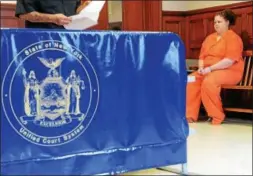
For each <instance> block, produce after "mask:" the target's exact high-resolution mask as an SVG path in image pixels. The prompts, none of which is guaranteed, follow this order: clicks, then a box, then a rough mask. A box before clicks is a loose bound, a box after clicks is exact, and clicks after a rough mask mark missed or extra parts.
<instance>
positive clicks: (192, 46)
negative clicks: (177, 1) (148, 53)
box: [162, 1, 253, 59]
mask: <svg viewBox="0 0 253 176" xmlns="http://www.w3.org/2000/svg"><path fill="white" fill-rule="evenodd" d="M226 8H230V9H232V10H233V11H234V12H235V13H236V14H237V23H236V25H235V26H233V27H232V29H233V30H234V31H235V32H236V33H237V34H238V35H240V36H241V37H242V39H243V41H244V45H245V48H244V49H251V50H252V45H253V44H252V2H249V1H248V2H241V3H235V4H230V5H225V6H216V7H210V8H206V9H199V10H191V11H186V12H185V11H184V12H173V11H172V12H171V11H166V12H163V21H162V22H163V24H162V26H163V30H168V29H170V30H177V29H176V26H175V24H174V26H172V25H170V27H166V26H168V21H169V19H170V18H168V17H172V16H177V17H184V18H185V33H184V35H183V34H182V33H181V34H180V35H182V37H184V38H185V40H184V41H185V46H186V51H187V58H192V59H198V57H199V52H200V48H201V44H202V43H203V41H204V39H205V38H206V36H207V35H209V34H211V33H213V32H215V30H214V16H215V14H216V13H217V12H219V11H222V10H224V9H226Z"/></svg>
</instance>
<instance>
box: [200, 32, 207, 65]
mask: <svg viewBox="0 0 253 176" xmlns="http://www.w3.org/2000/svg"><path fill="white" fill-rule="evenodd" d="M208 38H209V37H207V38H206V39H205V40H204V42H203V43H202V46H201V49H200V54H199V59H200V60H203V59H204V58H205V55H206V51H207V43H208Z"/></svg>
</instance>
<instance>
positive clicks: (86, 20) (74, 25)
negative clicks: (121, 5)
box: [64, 0, 105, 30]
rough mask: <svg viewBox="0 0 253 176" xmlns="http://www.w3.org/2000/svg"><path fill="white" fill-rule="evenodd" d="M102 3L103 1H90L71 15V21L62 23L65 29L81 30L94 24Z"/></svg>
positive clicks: (96, 21)
mask: <svg viewBox="0 0 253 176" xmlns="http://www.w3.org/2000/svg"><path fill="white" fill-rule="evenodd" d="M104 4H105V1H97V0H96V1H91V2H90V3H89V4H88V5H87V6H86V7H85V8H84V9H83V10H81V12H80V13H79V14H77V15H73V16H71V18H72V21H71V22H70V23H69V24H67V25H64V27H65V29H70V30H83V29H87V28H90V27H92V26H94V25H96V24H97V23H98V18H99V14H100V11H101V10H102V8H103V6H104Z"/></svg>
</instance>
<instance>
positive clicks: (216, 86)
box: [186, 9, 244, 125]
mask: <svg viewBox="0 0 253 176" xmlns="http://www.w3.org/2000/svg"><path fill="white" fill-rule="evenodd" d="M235 21H236V15H235V14H234V13H233V12H232V11H231V10H229V9H227V10H224V11H222V12H219V13H217V14H216V16H215V18H214V28H215V31H216V32H215V33H213V34H211V35H209V36H208V37H207V38H206V39H205V41H204V42H203V44H202V47H201V51H200V56H199V69H198V71H196V72H194V73H192V74H191V76H195V82H189V83H188V84H187V97H186V118H187V120H188V122H189V123H191V122H196V121H197V120H198V114H199V108H200V104H201V101H202V103H203V105H204V107H205V109H206V111H207V114H208V116H209V117H210V118H212V124H214V125H218V124H221V123H222V122H223V120H224V118H225V114H224V112H223V108H222V102H221V98H220V91H221V88H222V86H223V85H236V84H237V83H239V82H240V80H241V78H242V75H243V69H244V62H243V59H242V51H243V43H242V40H241V38H240V37H239V36H238V35H237V34H236V33H235V32H233V31H232V30H231V29H230V26H232V25H234V24H235Z"/></svg>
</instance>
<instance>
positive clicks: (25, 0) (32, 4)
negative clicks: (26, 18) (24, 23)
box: [15, 0, 38, 17]
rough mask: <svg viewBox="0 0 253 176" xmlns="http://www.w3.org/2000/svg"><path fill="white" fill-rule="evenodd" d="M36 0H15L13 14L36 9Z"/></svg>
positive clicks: (16, 14) (17, 14)
mask: <svg viewBox="0 0 253 176" xmlns="http://www.w3.org/2000/svg"><path fill="white" fill-rule="evenodd" d="M37 9H38V3H37V0H17V4H16V12H15V16H16V17H19V15H22V14H26V13H30V12H33V11H37Z"/></svg>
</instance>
